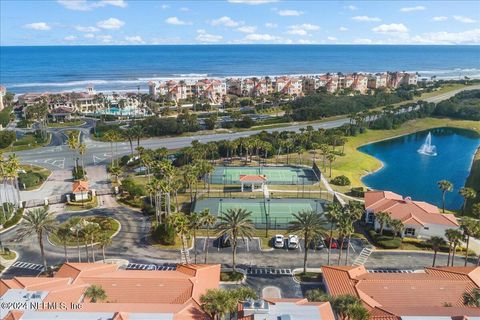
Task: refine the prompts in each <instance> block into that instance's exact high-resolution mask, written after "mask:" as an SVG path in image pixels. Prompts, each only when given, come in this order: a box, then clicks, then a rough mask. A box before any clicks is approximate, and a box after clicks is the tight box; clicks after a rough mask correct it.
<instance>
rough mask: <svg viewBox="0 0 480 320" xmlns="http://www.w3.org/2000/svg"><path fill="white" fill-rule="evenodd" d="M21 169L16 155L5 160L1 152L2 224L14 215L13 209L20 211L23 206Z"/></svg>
mask: <svg viewBox="0 0 480 320" xmlns="http://www.w3.org/2000/svg"><path fill="white" fill-rule="evenodd" d="M20 168H21V167H20V160H19V159H18V157H17V156H16V155H15V154H11V155H9V156H8V158H6V159H5V158H4V156H3V153H2V152H1V151H0V178H1V179H2V188H1V189H3V195H2V193H1V192H0V203H1V207H2V212H1V214H2V216H1V217H0V224H3V223H5V221H6V220H8V218H9V217H10V216H11V214H12V213H13V209H18V208H19V207H20V206H21V197H20V187H19V185H18V172H19V170H20ZM0 191H1V190H0Z"/></svg>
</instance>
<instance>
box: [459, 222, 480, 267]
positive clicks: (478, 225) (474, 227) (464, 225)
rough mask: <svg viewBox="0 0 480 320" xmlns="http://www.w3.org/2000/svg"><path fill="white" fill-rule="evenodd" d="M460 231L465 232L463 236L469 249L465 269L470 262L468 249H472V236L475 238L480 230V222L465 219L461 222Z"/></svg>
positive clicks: (466, 249)
mask: <svg viewBox="0 0 480 320" xmlns="http://www.w3.org/2000/svg"><path fill="white" fill-rule="evenodd" d="M460 229H461V230H462V231H463V236H464V237H465V238H466V241H467V247H466V248H465V267H466V266H467V262H468V248H469V247H470V236H474V235H475V234H476V233H478V230H480V222H479V221H478V220H476V219H472V218H469V217H465V218H463V219H462V221H461V222H460Z"/></svg>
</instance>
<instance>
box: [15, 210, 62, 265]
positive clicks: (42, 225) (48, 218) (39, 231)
mask: <svg viewBox="0 0 480 320" xmlns="http://www.w3.org/2000/svg"><path fill="white" fill-rule="evenodd" d="M55 227H56V221H55V219H54V217H53V213H51V212H48V209H46V208H37V209H33V210H30V211H28V212H27V213H26V214H24V215H23V221H22V224H21V225H20V229H19V230H18V231H17V234H18V236H19V238H20V239H23V238H25V237H27V236H30V235H32V234H35V235H36V236H37V241H38V245H39V247H40V254H41V256H42V260H43V267H44V268H45V269H44V270H45V272H46V271H47V259H46V257H45V251H44V245H43V238H44V235H48V234H49V233H51V232H53V231H54V230H55Z"/></svg>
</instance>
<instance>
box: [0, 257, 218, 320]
mask: <svg viewBox="0 0 480 320" xmlns="http://www.w3.org/2000/svg"><path fill="white" fill-rule="evenodd" d="M219 279H220V265H178V266H177V268H176V270H170V271H144V270H121V269H119V267H118V265H116V264H103V263H100V264H99V263H65V264H64V265H63V266H62V267H61V268H60V270H59V271H58V272H57V273H56V274H55V275H54V276H53V277H52V278H46V277H37V278H32V277H15V278H13V279H1V280H0V302H2V303H1V304H0V314H1V315H2V319H3V320H6V319H8V320H10V319H21V320H50V319H57V320H71V319H97V320H111V319H115V320H121V319H123V320H125V319H131V320H133V319H142V320H147V319H152V320H153V319H170V320H194V319H209V317H208V316H207V315H206V314H205V312H204V311H203V310H202V309H201V307H200V304H201V303H200V297H201V296H202V295H203V294H204V293H206V291H207V290H209V289H216V288H218V286H219ZM91 285H96V286H100V287H101V288H102V289H103V290H104V291H105V294H106V299H105V300H103V301H97V302H91V301H90V299H89V298H87V297H86V296H85V295H84V294H85V291H86V290H87V288H89V287H90V286H91ZM25 301H28V303H25V304H24V302H25ZM35 303H38V304H37V305H40V304H43V305H47V304H48V305H49V308H35ZM11 305H15V309H13V308H9V306H11Z"/></svg>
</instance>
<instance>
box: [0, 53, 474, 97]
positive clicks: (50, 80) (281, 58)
mask: <svg viewBox="0 0 480 320" xmlns="http://www.w3.org/2000/svg"><path fill="white" fill-rule="evenodd" d="M380 71H411V72H418V73H419V74H420V76H421V77H428V78H429V77H431V76H437V79H459V78H460V77H464V76H468V77H471V78H480V46H401V45H170V46H44V47H40V46H38V47H10V46H3V47H0V84H2V85H4V86H6V87H7V89H8V90H9V91H12V92H14V93H25V92H47V91H48V92H60V91H81V90H84V89H85V87H86V86H87V85H88V84H92V85H94V87H95V89H96V90H97V91H136V90H137V89H138V88H140V90H141V91H145V90H147V82H148V81H149V80H163V79H172V78H173V79H178V78H191V79H196V78H204V77H215V78H225V77H229V76H266V75H269V76H275V75H287V74H319V73H326V72H343V73H347V72H380Z"/></svg>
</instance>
